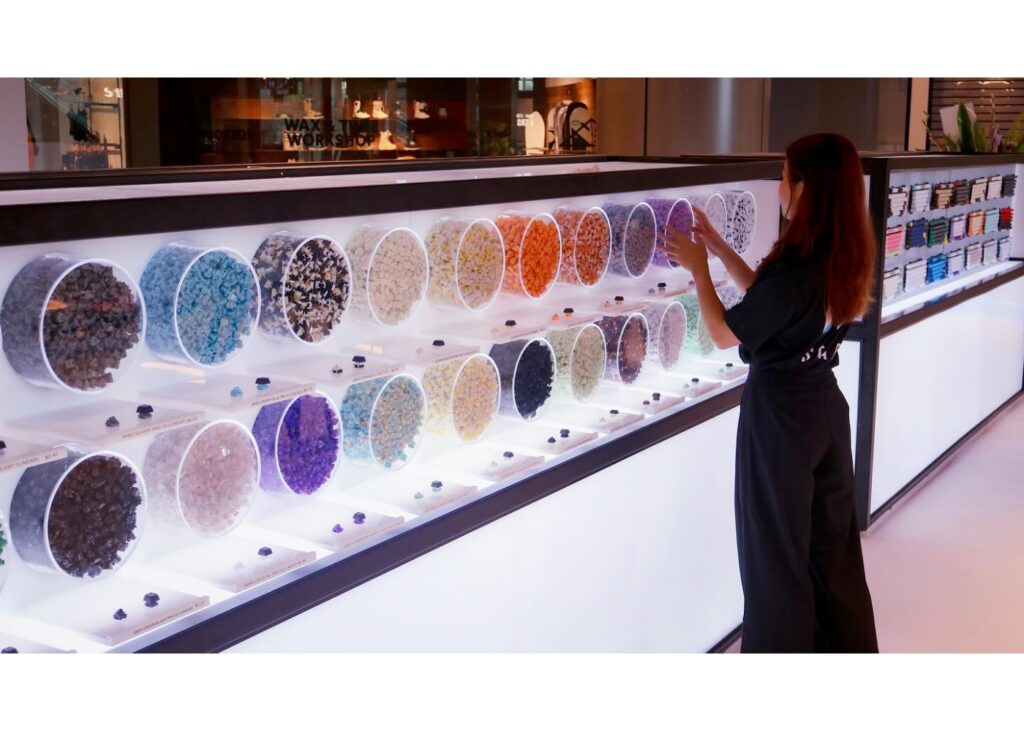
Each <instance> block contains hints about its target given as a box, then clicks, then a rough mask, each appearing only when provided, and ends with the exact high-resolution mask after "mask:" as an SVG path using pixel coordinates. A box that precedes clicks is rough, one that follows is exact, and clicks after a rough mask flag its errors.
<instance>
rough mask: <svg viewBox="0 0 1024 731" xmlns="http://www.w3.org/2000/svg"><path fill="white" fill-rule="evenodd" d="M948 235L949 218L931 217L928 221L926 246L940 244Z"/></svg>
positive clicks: (944, 241) (943, 242)
mask: <svg viewBox="0 0 1024 731" xmlns="http://www.w3.org/2000/svg"><path fill="white" fill-rule="evenodd" d="M948 235H949V219H947V218H933V219H932V220H931V221H929V222H928V246H941V245H942V244H945V243H946V238H947V236H948Z"/></svg>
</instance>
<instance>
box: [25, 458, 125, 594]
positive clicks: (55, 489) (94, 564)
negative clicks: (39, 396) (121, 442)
mask: <svg viewBox="0 0 1024 731" xmlns="http://www.w3.org/2000/svg"><path fill="white" fill-rule="evenodd" d="M65 472H67V474H66V475H65V474H64V473H65ZM62 475H63V479H61V476H62ZM51 495H52V496H53V499H52V502H50V497H51ZM142 500H143V494H142V481H141V479H140V477H139V475H138V474H136V472H135V471H134V470H133V469H132V468H131V466H130V465H129V464H128V463H127V462H126V461H124V460H123V459H122V458H120V457H118V456H116V455H113V454H110V453H105V452H100V453H97V454H95V455H89V456H86V455H84V454H83V453H81V452H78V451H76V450H74V449H69V450H68V455H67V456H66V457H65V458H64V459H62V460H57V461H56V462H49V463H47V464H44V465H36V466H34V467H29V468H28V469H27V470H25V472H24V473H22V475H21V478H20V479H19V480H18V484H17V486H16V487H15V489H14V496H13V498H12V500H11V535H12V537H13V538H14V545H15V548H16V549H17V551H18V554H19V555H20V556H21V558H22V559H24V560H25V561H26V562H27V563H29V564H32V565H33V566H36V567H38V568H42V569H50V568H56V569H57V570H59V571H62V572H63V573H65V574H68V575H70V576H75V577H83V576H89V577H95V576H99V575H100V574H101V573H103V572H104V571H109V570H112V569H114V568H115V567H117V566H118V565H119V564H120V563H121V562H122V561H123V559H124V556H125V554H126V553H127V551H128V549H129V546H130V545H131V544H132V543H134V541H135V539H136V534H135V531H136V526H137V524H138V515H139V510H140V507H141V506H142ZM48 503H49V507H48ZM44 525H45V526H46V528H45V529H44ZM47 549H49V550H47ZM51 556H52V559H51Z"/></svg>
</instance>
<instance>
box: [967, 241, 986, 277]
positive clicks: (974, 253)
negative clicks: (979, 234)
mask: <svg viewBox="0 0 1024 731" xmlns="http://www.w3.org/2000/svg"><path fill="white" fill-rule="evenodd" d="M981 255H982V251H981V242H980V241H978V242H975V243H973V244H969V245H968V246H967V252H966V263H965V265H964V266H965V268H966V269H968V270H970V269H975V268H977V267H979V266H981Z"/></svg>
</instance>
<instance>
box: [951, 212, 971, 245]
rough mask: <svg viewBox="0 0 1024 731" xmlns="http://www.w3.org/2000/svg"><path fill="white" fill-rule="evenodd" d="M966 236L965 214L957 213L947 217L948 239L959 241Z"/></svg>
mask: <svg viewBox="0 0 1024 731" xmlns="http://www.w3.org/2000/svg"><path fill="white" fill-rule="evenodd" d="M965 238H967V216H966V215H965V214H963V213H958V214H956V215H955V216H950V218H949V240H950V241H960V240H961V239H965Z"/></svg>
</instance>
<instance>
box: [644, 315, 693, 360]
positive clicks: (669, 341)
mask: <svg viewBox="0 0 1024 731" xmlns="http://www.w3.org/2000/svg"><path fill="white" fill-rule="evenodd" d="M643 314H644V317H646V318H647V325H648V327H649V328H650V344H649V348H648V350H649V354H650V357H651V359H652V360H653V361H654V362H656V363H657V364H658V365H659V366H661V367H662V368H664V369H665V370H667V371H670V370H672V369H673V368H675V367H676V364H677V363H678V362H679V358H680V357H681V356H682V354H683V345H684V344H685V343H686V308H684V307H683V305H682V304H681V303H679V302H676V301H675V300H672V301H671V302H652V303H650V304H648V305H647V306H646V307H645V308H644V313H643Z"/></svg>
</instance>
